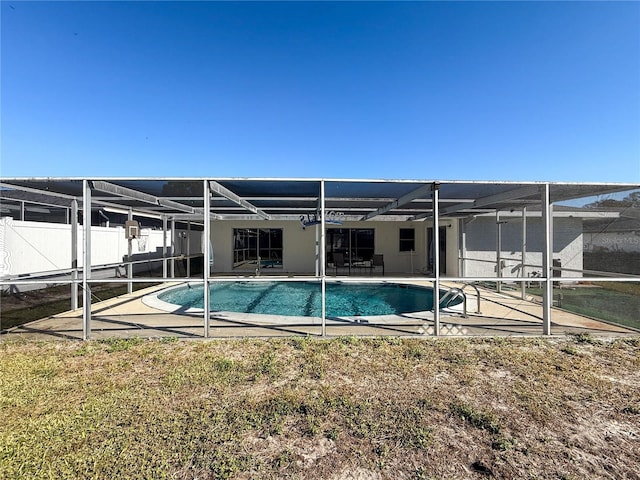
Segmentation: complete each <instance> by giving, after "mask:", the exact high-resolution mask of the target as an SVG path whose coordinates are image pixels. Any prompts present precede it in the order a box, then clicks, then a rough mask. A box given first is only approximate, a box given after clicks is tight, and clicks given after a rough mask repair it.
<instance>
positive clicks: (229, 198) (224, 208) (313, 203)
mask: <svg viewBox="0 0 640 480" xmlns="http://www.w3.org/2000/svg"><path fill="white" fill-rule="evenodd" d="M84 181H86V182H87V185H88V186H89V188H90V190H91V197H92V206H93V207H94V208H95V207H102V208H107V209H108V208H112V209H123V210H129V209H132V210H133V211H134V213H135V212H138V213H141V214H151V215H167V216H169V217H173V218H177V219H183V220H184V219H189V218H193V219H197V218H200V219H202V218H203V208H204V198H203V192H204V189H205V185H206V188H207V189H208V190H209V192H210V206H211V213H212V218H214V219H259V218H261V219H265V218H270V219H298V218H299V217H300V216H301V215H306V214H312V213H314V212H315V211H316V210H317V209H320V204H321V201H320V198H321V191H322V189H323V187H324V198H325V209H326V210H327V211H334V212H340V213H343V214H344V218H345V219H346V220H362V221H366V220H371V219H375V220H422V219H427V218H430V217H432V216H433V198H432V197H433V192H434V190H438V192H439V214H440V216H441V217H466V216H470V215H477V214H482V213H488V212H492V211H493V212H495V211H502V210H506V211H510V210H517V209H522V208H523V207H532V208H535V207H536V206H537V207H538V208H540V205H541V204H542V192H544V189H545V187H546V186H547V185H548V186H549V196H550V201H551V202H552V203H560V204H561V203H563V202H568V201H572V200H576V199H582V200H581V201H580V202H579V203H580V204H587V203H589V200H588V199H589V198H590V197H595V196H599V195H613V194H615V193H617V192H625V191H630V190H636V189H640V185H638V184H619V183H618V184H605V183H557V182H553V183H549V182H488V181H487V182H484V181H437V180H375V179H366V180H355V179H320V178H315V179H286V178H213V177H212V178H118V177H109V178H5V179H2V180H1V182H0V187H1V188H2V189H3V190H2V193H3V196H4V197H6V196H7V195H8V193H9V192H11V191H21V192H30V193H33V194H35V195H37V198H39V199H40V201H42V200H41V199H42V198H43V197H42V195H44V196H46V197H52V198H57V199H66V201H68V202H69V203H70V202H71V201H73V200H74V199H75V200H77V201H78V202H79V203H80V205H82V198H83V183H84ZM56 203H57V202H56Z"/></svg>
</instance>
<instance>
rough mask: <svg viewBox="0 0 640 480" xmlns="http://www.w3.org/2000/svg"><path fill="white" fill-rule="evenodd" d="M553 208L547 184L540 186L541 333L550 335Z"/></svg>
mask: <svg viewBox="0 0 640 480" xmlns="http://www.w3.org/2000/svg"><path fill="white" fill-rule="evenodd" d="M552 216H553V210H552V206H551V201H550V194H549V184H548V183H545V184H544V185H543V187H542V223H543V230H544V244H543V249H542V276H543V284H544V288H543V292H542V334H543V335H551V305H552V303H553V284H552V282H551V257H552V256H553V250H552V248H553V245H552V242H551V235H552V228H553V225H552Z"/></svg>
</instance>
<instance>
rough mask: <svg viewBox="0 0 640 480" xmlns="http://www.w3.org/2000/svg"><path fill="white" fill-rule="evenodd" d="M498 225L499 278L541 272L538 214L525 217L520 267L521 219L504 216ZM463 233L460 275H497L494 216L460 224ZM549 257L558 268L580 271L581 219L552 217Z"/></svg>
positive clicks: (539, 220)
mask: <svg viewBox="0 0 640 480" xmlns="http://www.w3.org/2000/svg"><path fill="white" fill-rule="evenodd" d="M500 220H501V221H506V223H504V224H502V249H501V254H500V257H501V260H503V265H502V268H501V275H502V277H528V276H531V275H532V274H534V272H535V273H542V272H541V270H542V250H543V247H544V230H543V224H542V218H541V217H527V238H526V259H525V265H533V266H531V267H528V266H525V267H524V271H523V267H522V219H521V218H517V217H507V218H502V217H501V219H500ZM464 231H465V233H466V254H465V261H464V276H467V277H494V276H495V277H497V276H498V273H497V268H496V249H497V228H496V218H495V216H492V217H476V218H475V219H473V220H472V221H470V222H468V223H466V224H465V226H464ZM552 237H553V259H554V260H559V261H560V262H561V266H562V268H570V269H575V270H582V268H583V255H582V244H583V234H582V220H581V219H579V218H571V217H567V218H564V217H563V218H554V220H553V235H552ZM563 276H572V277H574V276H580V274H579V273H578V272H568V273H567V274H565V275H563Z"/></svg>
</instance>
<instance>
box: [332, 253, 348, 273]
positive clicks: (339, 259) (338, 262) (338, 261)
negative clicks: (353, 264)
mask: <svg viewBox="0 0 640 480" xmlns="http://www.w3.org/2000/svg"><path fill="white" fill-rule="evenodd" d="M333 266H334V267H335V269H336V275H338V269H339V268H349V265H348V264H346V263H345V262H344V253H334V254H333Z"/></svg>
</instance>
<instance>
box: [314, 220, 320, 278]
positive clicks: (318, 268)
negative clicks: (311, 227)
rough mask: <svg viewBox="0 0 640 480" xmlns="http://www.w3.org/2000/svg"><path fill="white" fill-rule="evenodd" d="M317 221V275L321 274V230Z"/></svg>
mask: <svg viewBox="0 0 640 480" xmlns="http://www.w3.org/2000/svg"><path fill="white" fill-rule="evenodd" d="M319 228H320V227H319V226H318V224H317V223H316V226H315V229H316V277H317V276H318V275H319V274H320V230H319Z"/></svg>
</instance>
